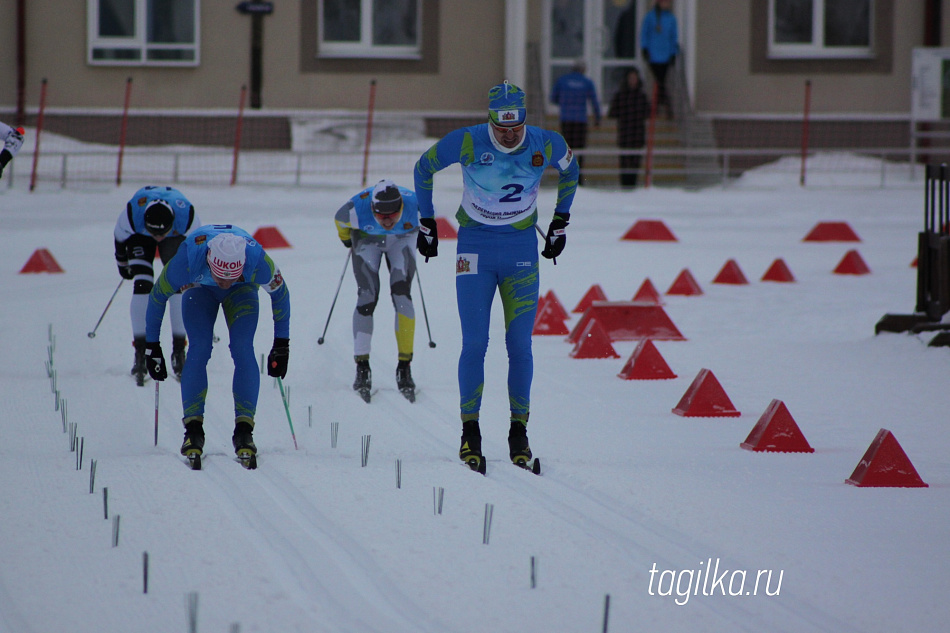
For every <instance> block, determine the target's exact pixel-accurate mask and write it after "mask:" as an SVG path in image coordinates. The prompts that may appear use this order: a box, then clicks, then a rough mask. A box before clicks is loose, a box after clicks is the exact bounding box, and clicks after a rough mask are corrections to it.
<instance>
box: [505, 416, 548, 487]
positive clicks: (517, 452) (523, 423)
mask: <svg viewBox="0 0 950 633" xmlns="http://www.w3.org/2000/svg"><path fill="white" fill-rule="evenodd" d="M508 456H509V457H510V458H511V463H512V464H514V465H515V466H520V467H521V468H524V469H525V470H530V471H531V472H533V473H534V474H535V475H540V474H541V463H540V462H539V461H538V460H537V459H535V460H533V461H532V459H531V447H530V446H528V421H527V420H512V421H511V427H510V428H509V429H508Z"/></svg>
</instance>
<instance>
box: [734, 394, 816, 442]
mask: <svg viewBox="0 0 950 633" xmlns="http://www.w3.org/2000/svg"><path fill="white" fill-rule="evenodd" d="M739 446H741V447H742V448H744V449H746V450H750V451H765V452H769V453H814V452H815V449H813V448H812V447H811V446H810V445H809V444H808V440H806V439H805V436H804V435H802V431H801V429H799V428H798V424H796V423H795V419H794V418H792V414H791V413H789V412H788V407H786V406H785V403H784V402H782V401H781V400H772V402H771V403H770V404H769V406H768V408H767V409H766V410H765V413H763V414H762V417H760V418H759V421H758V422H756V423H755V426H754V427H753V428H752V431H751V432H750V433H749V436H748V437H747V438H745V442H743V443H742V444H740V445H739Z"/></svg>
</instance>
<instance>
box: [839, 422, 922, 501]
mask: <svg viewBox="0 0 950 633" xmlns="http://www.w3.org/2000/svg"><path fill="white" fill-rule="evenodd" d="M845 483H846V484H851V485H852V486H860V487H878V488H928V487H929V486H928V485H927V484H925V483H924V482H923V480H922V479H921V478H920V475H918V474H917V469H916V468H914V465H913V464H912V463H910V459H908V457H907V453H905V452H904V449H903V448H901V445H900V444H899V443H898V442H897V438H895V437H894V434H893V433H891V432H890V431H888V430H887V429H881V430H880V431H878V433H877V436H876V437H875V438H874V441H873V442H871V445H870V446H869V447H868V450H867V451H866V452H865V453H864V457H862V458H861V461H859V462H858V465H857V466H856V467H855V469H854V472H853V473H851V477H849V478H848V479H846V480H845Z"/></svg>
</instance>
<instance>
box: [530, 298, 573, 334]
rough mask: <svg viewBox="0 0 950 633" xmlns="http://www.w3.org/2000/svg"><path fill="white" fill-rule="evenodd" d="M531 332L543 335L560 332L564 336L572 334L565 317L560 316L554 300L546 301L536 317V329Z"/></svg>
mask: <svg viewBox="0 0 950 633" xmlns="http://www.w3.org/2000/svg"><path fill="white" fill-rule="evenodd" d="M531 334H535V335H542V336H543V335H549V334H558V335H561V336H564V335H565V334H570V330H568V329H567V325H566V324H565V323H564V319H562V318H559V317H558V315H557V311H556V309H555V308H554V304H553V302H551V301H545V302H544V305H543V306H542V307H541V309H540V310H538V314H537V315H536V316H535V318H534V330H532V332H531Z"/></svg>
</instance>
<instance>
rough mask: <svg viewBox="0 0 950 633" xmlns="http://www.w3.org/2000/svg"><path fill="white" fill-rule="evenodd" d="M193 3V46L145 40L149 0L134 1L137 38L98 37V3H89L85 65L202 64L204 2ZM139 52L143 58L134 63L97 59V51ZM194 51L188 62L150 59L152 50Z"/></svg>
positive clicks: (135, 36)
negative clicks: (120, 50)
mask: <svg viewBox="0 0 950 633" xmlns="http://www.w3.org/2000/svg"><path fill="white" fill-rule="evenodd" d="M191 1H192V3H193V4H194V13H195V15H194V21H195V40H194V42H191V43H184V42H182V43H175V44H156V43H149V42H148V41H146V36H147V33H148V21H147V18H148V16H147V7H148V0H134V2H135V35H133V36H131V37H99V29H98V27H99V0H88V2H87V3H86V63H88V64H89V65H91V66H188V67H192V66H198V65H199V64H200V63H201V0H191ZM102 48H106V49H138V51H139V54H140V57H139V59H134V60H131V59H130V60H125V59H94V58H93V51H95V50H96V49H102ZM159 50H191V51H194V58H193V59H187V60H174V59H161V60H152V59H149V58H148V52H149V51H159Z"/></svg>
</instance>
